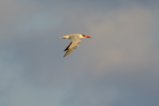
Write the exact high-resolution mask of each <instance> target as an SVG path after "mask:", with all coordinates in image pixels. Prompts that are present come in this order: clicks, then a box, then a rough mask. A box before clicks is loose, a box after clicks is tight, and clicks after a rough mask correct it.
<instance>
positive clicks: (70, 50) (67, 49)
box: [64, 41, 80, 57]
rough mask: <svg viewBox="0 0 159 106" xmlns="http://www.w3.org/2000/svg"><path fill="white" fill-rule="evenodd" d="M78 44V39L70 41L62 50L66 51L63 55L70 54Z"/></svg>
mask: <svg viewBox="0 0 159 106" xmlns="http://www.w3.org/2000/svg"><path fill="white" fill-rule="evenodd" d="M79 44H80V41H74V42H71V43H70V44H69V45H68V46H67V47H66V49H65V50H64V51H66V53H65V54H64V57H66V56H67V55H70V54H71V53H72V52H73V51H74V50H75V49H76V48H77V47H78V46H79Z"/></svg>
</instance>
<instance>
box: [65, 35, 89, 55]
mask: <svg viewBox="0 0 159 106" xmlns="http://www.w3.org/2000/svg"><path fill="white" fill-rule="evenodd" d="M62 38H63V39H68V40H71V42H70V44H69V45H68V46H67V47H66V49H65V50H64V51H65V54H64V56H63V57H66V56H67V55H69V54H71V53H72V52H73V51H74V50H75V49H76V48H77V47H78V46H79V45H80V42H81V40H82V39H84V38H92V37H91V36H88V35H84V34H68V35H65V36H63V37H62Z"/></svg>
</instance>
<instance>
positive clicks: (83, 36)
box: [82, 34, 92, 38]
mask: <svg viewBox="0 0 159 106" xmlns="http://www.w3.org/2000/svg"><path fill="white" fill-rule="evenodd" d="M82 38H92V36H89V35H83V34H82Z"/></svg>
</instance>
